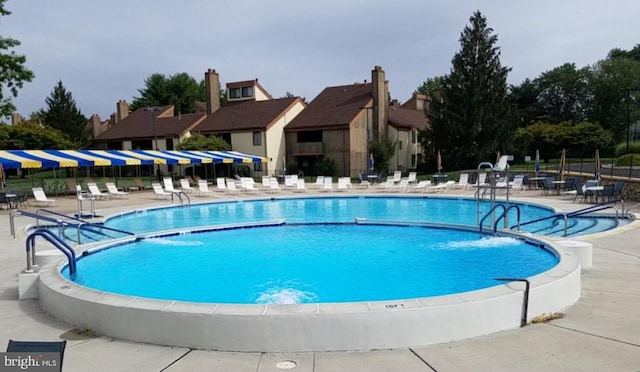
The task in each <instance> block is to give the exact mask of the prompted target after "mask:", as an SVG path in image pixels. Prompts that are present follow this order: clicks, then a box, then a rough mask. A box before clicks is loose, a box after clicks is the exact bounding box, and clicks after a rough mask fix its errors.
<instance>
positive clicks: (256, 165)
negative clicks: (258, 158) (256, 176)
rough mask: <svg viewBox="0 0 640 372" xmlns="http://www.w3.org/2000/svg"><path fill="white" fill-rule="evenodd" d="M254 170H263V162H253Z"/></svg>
mask: <svg viewBox="0 0 640 372" xmlns="http://www.w3.org/2000/svg"><path fill="white" fill-rule="evenodd" d="M253 170H254V171H256V172H262V163H253Z"/></svg>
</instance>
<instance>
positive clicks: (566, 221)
mask: <svg viewBox="0 0 640 372" xmlns="http://www.w3.org/2000/svg"><path fill="white" fill-rule="evenodd" d="M562 218H563V219H564V235H563V236H564V237H565V238H566V237H567V225H568V223H569V217H567V215H566V214H565V215H564V216H562Z"/></svg>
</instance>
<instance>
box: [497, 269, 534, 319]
mask: <svg viewBox="0 0 640 372" xmlns="http://www.w3.org/2000/svg"><path fill="white" fill-rule="evenodd" d="M495 280H500V281H503V282H524V283H525V287H524V299H523V300H522V314H521V316H520V327H524V326H526V325H527V318H528V312H529V289H530V287H531V283H529V280H528V279H520V278H495Z"/></svg>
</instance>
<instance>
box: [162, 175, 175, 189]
mask: <svg viewBox="0 0 640 372" xmlns="http://www.w3.org/2000/svg"><path fill="white" fill-rule="evenodd" d="M162 183H163V184H164V189H165V191H167V192H178V190H176V189H174V188H173V180H172V179H171V177H165V178H163V179H162Z"/></svg>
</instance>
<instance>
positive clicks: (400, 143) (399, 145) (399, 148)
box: [398, 141, 402, 150]
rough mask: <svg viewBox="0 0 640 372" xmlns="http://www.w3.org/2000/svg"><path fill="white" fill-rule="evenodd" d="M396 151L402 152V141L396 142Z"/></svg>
mask: <svg viewBox="0 0 640 372" xmlns="http://www.w3.org/2000/svg"><path fill="white" fill-rule="evenodd" d="M398 150H402V141H399V142H398Z"/></svg>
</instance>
